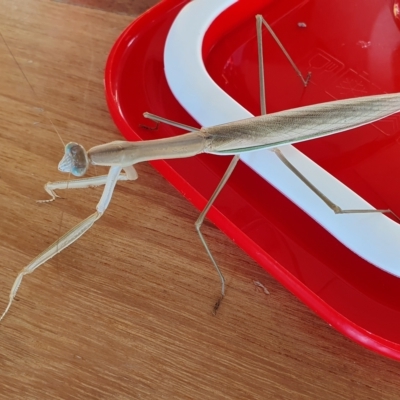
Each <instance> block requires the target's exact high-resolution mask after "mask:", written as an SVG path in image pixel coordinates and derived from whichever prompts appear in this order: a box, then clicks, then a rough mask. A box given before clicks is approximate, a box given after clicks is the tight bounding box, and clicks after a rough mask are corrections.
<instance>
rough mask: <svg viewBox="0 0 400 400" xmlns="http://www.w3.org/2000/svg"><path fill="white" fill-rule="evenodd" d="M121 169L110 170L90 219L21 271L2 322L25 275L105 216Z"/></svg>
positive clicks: (75, 239) (112, 168)
mask: <svg viewBox="0 0 400 400" xmlns="http://www.w3.org/2000/svg"><path fill="white" fill-rule="evenodd" d="M121 169H122V168H121V167H119V166H115V167H111V168H110V172H109V174H108V175H107V177H106V178H107V179H106V181H105V182H104V183H105V188H104V191H103V194H102V196H101V199H100V201H99V203H98V204H97V206H96V212H94V213H93V214H92V215H90V216H89V217H88V218H86V219H85V220H83V221H82V222H80V223H79V224H78V225H76V226H75V227H73V228H72V229H70V230H69V231H68V232H67V233H66V234H64V235H63V236H62V237H61V238H59V239H58V240H56V241H55V242H54V243H53V244H52V245H50V246H49V247H48V248H47V249H46V250H45V251H44V252H43V253H41V254H39V255H38V256H37V257H36V258H34V259H33V260H32V261H31V262H30V263H29V264H28V265H27V266H26V267H25V268H23V269H22V270H21V272H20V273H19V274H18V276H17V278H16V280H15V282H14V284H13V286H12V288H11V292H10V296H9V301H8V305H7V307H6V309H5V311H4V312H3V314H2V315H1V317H0V321H1V320H2V319H3V318H4V316H5V315H6V314H7V312H8V310H9V309H10V307H11V304H12V302H13V300H14V298H15V296H16V294H17V291H18V288H19V286H20V284H21V282H22V278H23V277H24V276H25V275H28V274H31V273H32V272H33V271H35V270H36V269H37V268H38V267H40V266H41V265H42V264H44V263H45V262H46V261H48V260H50V259H51V258H52V257H54V256H55V255H56V254H58V253H60V252H61V251H63V250H64V249H65V248H67V247H68V246H70V245H71V244H72V243H74V242H75V241H77V240H78V239H79V238H80V237H81V236H82V235H83V234H84V233H85V232H87V231H88V230H89V229H90V228H91V227H92V225H93V224H94V223H95V222H96V221H97V220H98V219H99V218H100V217H101V216H102V215H103V214H104V212H105V211H106V209H107V207H108V205H109V204H110V201H111V198H112V194H113V191H114V188H115V185H116V183H117V182H118V180H119V177H120V176H121V175H120V172H121Z"/></svg>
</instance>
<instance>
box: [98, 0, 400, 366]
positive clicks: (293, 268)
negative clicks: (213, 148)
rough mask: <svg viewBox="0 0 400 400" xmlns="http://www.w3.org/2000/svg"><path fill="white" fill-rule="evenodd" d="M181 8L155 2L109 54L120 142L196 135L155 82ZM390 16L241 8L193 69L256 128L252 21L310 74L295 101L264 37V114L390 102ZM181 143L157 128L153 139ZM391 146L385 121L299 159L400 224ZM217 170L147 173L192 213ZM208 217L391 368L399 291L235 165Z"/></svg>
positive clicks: (366, 9)
mask: <svg viewBox="0 0 400 400" xmlns="http://www.w3.org/2000/svg"><path fill="white" fill-rule="evenodd" d="M187 2H188V1H187V0H164V1H162V2H161V3H159V4H158V5H157V6H155V7H154V8H152V9H151V10H149V11H148V12H147V13H145V14H143V15H142V16H141V17H140V18H138V19H137V20H135V21H134V22H133V23H132V24H131V25H130V26H129V27H128V28H127V29H126V30H125V31H124V32H123V33H122V35H121V36H120V38H119V39H118V40H117V42H116V43H115V45H114V47H113V49H112V51H111V54H110V56H109V59H108V63H107V67H106V78H105V85H106V96H107V102H108V106H109V109H110V112H111V115H112V117H113V119H114V121H115V123H116V125H117V126H118V128H119V129H120V131H121V132H122V134H123V135H124V136H125V137H126V138H127V139H128V140H150V139H154V135H155V133H154V132H149V131H147V130H145V129H143V128H141V127H140V124H151V122H150V123H149V121H147V120H145V119H144V118H143V116H142V114H143V112H144V111H149V112H152V113H154V114H157V115H160V116H164V117H166V118H169V119H172V120H175V121H180V122H182V123H185V124H188V125H195V126H196V122H195V121H193V120H192V119H191V117H190V116H189V115H187V113H186V112H185V111H184V110H183V108H182V107H181V106H180V105H179V104H178V103H177V101H176V100H175V98H174V97H173V95H172V93H171V92H170V90H169V88H168V85H167V83H166V79H165V76H164V71H163V48H164V43H165V38H166V35H167V33H168V29H169V27H170V25H171V23H172V21H173V20H174V18H175V16H176V15H177V14H178V12H179V11H180V9H181V8H182V7H183V6H184V5H185V4H186V3H187ZM396 4H397V0H396V1H395V2H393V0H387V1H386V0H385V1H383V0H370V1H368V2H365V0H351V1H348V0H336V1H334V2H326V1H321V0H320V1H318V0H303V1H300V0H287V1H284V2H282V1H278V0H277V1H273V0H270V1H266V0H251V1H250V0H239V1H238V2H237V3H236V4H235V5H233V6H232V7H230V8H229V9H228V10H227V11H225V12H224V13H223V14H222V15H221V16H220V17H219V18H218V19H217V20H216V21H215V22H214V23H213V24H212V26H211V27H210V29H209V31H208V32H207V35H206V37H205V39H204V43H203V57H204V61H205V64H206V67H207V69H208V71H209V73H210V75H211V76H212V78H213V79H214V80H215V81H216V82H217V83H218V84H219V85H220V86H221V87H222V88H223V89H224V90H225V91H226V92H227V93H229V94H230V95H231V96H232V97H234V98H235V99H236V100H237V101H238V102H239V103H241V104H242V105H243V106H244V107H246V108H247V109H248V110H249V111H250V112H252V113H253V114H255V115H258V114H259V95H258V75H257V74H258V73H257V53H256V38H255V19H254V15H255V14H257V13H261V14H263V15H264V17H265V18H266V19H267V20H268V21H269V23H270V24H272V25H273V28H274V30H275V32H276V33H277V35H278V37H279V38H280V39H281V41H282V42H283V44H284V45H285V46H286V48H287V50H288V51H289V53H290V54H291V56H292V58H293V59H294V60H295V61H296V63H297V65H298V66H299V68H300V69H301V71H303V72H304V73H306V72H308V71H311V72H312V78H311V82H310V84H309V86H308V87H307V88H304V87H302V85H301V83H300V80H299V79H298V77H297V76H296V75H295V73H294V71H293V70H292V68H291V66H290V65H289V63H288V62H287V60H286V59H285V57H284V56H283V54H282V53H281V51H280V50H279V48H278V47H277V45H276V43H275V42H274V41H273V40H272V38H271V37H270V36H269V35H268V34H267V33H265V34H264V50H265V54H264V61H265V64H266V65H265V73H266V87H267V109H268V112H275V111H279V110H285V109H289V108H293V107H299V106H303V105H307V104H314V103H320V102H325V101H330V100H332V99H341V98H348V97H357V96H364V95H368V94H378V93H386V92H387V93H391V92H397V91H400V51H399V49H400V31H399V27H398V25H397V24H398V18H399V17H398V14H397V15H396V7H394V5H396ZM193 96H196V94H195V93H193ZM181 133H182V131H180V130H178V129H174V128H171V127H169V126H166V125H163V126H160V128H159V130H158V131H157V137H168V136H174V135H179V134H181ZM399 138H400V118H399V116H398V115H395V116H392V117H389V118H387V119H385V120H383V121H380V122H378V123H376V124H373V125H369V126H365V127H362V128H359V129H356V130H352V131H349V132H346V133H343V134H340V135H333V136H328V137H326V138H323V139H318V140H314V141H310V142H307V143H302V144H301V145H298V146H297V148H298V149H300V150H301V151H303V152H304V153H305V154H306V155H307V156H309V157H310V158H312V159H313V160H314V161H316V162H317V163H318V164H319V165H321V166H322V167H323V168H325V169H326V170H328V171H329V172H330V173H331V174H332V175H334V176H336V177H337V178H338V179H340V180H341V181H342V182H343V183H345V184H346V185H347V186H349V187H350V188H352V189H353V190H354V191H355V192H357V193H358V194H359V195H361V196H362V197H364V198H365V199H366V200H367V201H368V202H370V203H371V204H373V205H374V206H375V207H376V208H390V209H392V210H393V211H394V212H395V213H396V214H397V215H400V190H399V189H397V186H398V185H397V183H398V180H399V178H400V157H399V154H400V146H399ZM228 163H229V158H228V157H218V156H212V155H201V156H198V157H194V158H188V159H181V160H168V161H157V162H153V163H152V165H153V166H154V167H155V168H156V169H157V170H158V171H160V173H162V174H163V175H164V176H165V177H166V178H167V179H168V180H169V181H170V182H171V183H172V184H173V185H174V186H175V187H176V188H177V189H178V190H179V191H180V192H181V193H182V194H183V195H184V196H185V197H186V198H187V199H188V200H189V201H191V202H192V203H193V204H194V205H195V206H196V207H198V208H199V209H200V208H202V207H204V205H205V203H206V200H207V199H208V198H209V197H210V195H211V193H212V192H213V190H214V189H215V187H216V186H217V184H218V182H219V180H220V178H221V175H222V174H223V172H224V170H225V168H226V166H227V164H228ZM208 217H209V218H210V220H212V221H213V222H214V223H215V224H216V225H217V226H218V227H219V228H220V229H221V230H222V231H224V232H225V233H226V234H227V235H228V236H229V237H230V238H231V239H232V240H234V241H235V242H236V243H237V244H238V245H239V246H240V247H242V248H243V249H244V250H245V251H246V252H247V253H248V254H249V255H250V256H251V257H253V258H254V259H255V260H256V261H257V262H258V263H259V264H260V265H261V266H262V267H263V268H265V269H266V270H267V271H268V272H269V273H270V274H271V275H273V276H274V277H275V278H276V279H277V280H279V281H280V282H281V283H282V284H283V285H284V286H285V287H287V288H288V289H289V290H290V291H291V292H292V293H294V294H295V295H296V296H297V297H298V298H299V299H300V300H301V301H303V302H304V303H305V304H307V305H308V306H309V307H310V308H311V309H313V310H314V311H315V312H316V313H317V314H318V315H320V316H321V317H322V318H323V319H324V320H325V321H327V322H328V323H329V324H330V325H332V326H333V327H335V328H336V329H337V330H338V331H340V332H342V333H343V334H344V335H346V336H348V337H349V338H351V339H353V340H354V341H356V342H358V343H360V344H362V345H363V346H365V347H367V348H369V349H371V350H374V351H376V352H378V353H380V354H383V355H385V356H388V357H391V358H394V359H400V295H399V293H400V279H397V278H395V277H394V276H392V275H389V274H387V273H385V272H383V271H381V270H379V269H377V268H376V267H374V266H372V265H370V264H368V263H367V262H365V261H364V260H362V259H361V258H359V257H358V256H356V255H355V254H354V253H352V252H351V251H350V250H348V249H347V248H346V247H344V246H343V245H342V244H341V243H340V242H338V241H337V240H336V239H334V238H333V237H332V236H331V235H330V234H329V233H327V232H326V231H325V230H324V229H323V228H321V227H320V226H319V225H318V224H317V223H315V222H314V221H313V220H312V219H311V218H309V217H308V216H307V215H306V214H304V213H303V212H302V211H301V210H300V209H298V208H297V207H296V206H295V205H294V204H292V203H291V202H290V201H289V200H287V199H286V198H285V197H284V196H282V195H281V194H280V193H278V192H277V191H276V190H275V189H273V188H272V187H271V186H270V185H269V184H268V183H266V182H265V181H264V180H263V179H261V178H260V177H259V176H258V175H256V174H255V173H254V172H253V171H251V170H250V169H249V168H248V167H246V166H245V165H244V164H242V163H241V164H240V165H239V166H238V167H237V170H235V172H234V174H233V176H232V178H231V179H230V180H229V182H228V184H227V186H226V187H225V188H224V190H223V192H222V194H221V195H220V197H219V198H218V199H217V201H216V203H215V205H214V207H213V208H212V210H211V211H210V213H209V215H208ZM399 245H400V243H399ZM219 261H220V263H221V264H223V260H219ZM399 262H400V260H399Z"/></svg>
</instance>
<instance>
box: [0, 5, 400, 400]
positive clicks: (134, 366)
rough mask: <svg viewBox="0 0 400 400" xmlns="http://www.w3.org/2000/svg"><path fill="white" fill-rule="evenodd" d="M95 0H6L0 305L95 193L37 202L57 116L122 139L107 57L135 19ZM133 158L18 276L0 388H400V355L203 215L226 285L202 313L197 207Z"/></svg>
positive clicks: (289, 395)
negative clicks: (297, 288) (361, 336)
mask: <svg viewBox="0 0 400 400" xmlns="http://www.w3.org/2000/svg"><path fill="white" fill-rule="evenodd" d="M102 8H103V10H99V9H94V8H87V7H78V6H75V5H70V4H65V3H60V2H52V1H48V0H2V1H1V8H0V31H1V34H2V35H3V36H4V38H5V40H6V42H7V46H9V49H10V50H11V52H12V54H13V55H14V57H15V58H16V60H17V61H18V64H19V65H20V66H21V68H22V71H23V73H24V74H25V75H26V77H27V79H28V81H29V84H28V83H27V81H26V80H25V78H24V75H23V73H22V72H21V70H20V69H19V68H18V66H17V64H16V62H15V60H14V59H13V57H12V56H11V54H10V52H9V50H8V48H7V46H6V45H5V44H4V43H3V42H2V41H1V39H0V66H1V74H0V206H1V207H0V259H1V268H0V305H2V307H3V306H4V307H5V305H6V303H7V300H8V294H9V290H10V288H11V285H12V283H13V281H14V279H15V277H16V275H17V273H18V272H19V271H20V270H21V269H22V268H23V267H24V266H25V265H26V264H27V263H28V262H29V261H30V260H31V259H32V258H33V257H35V256H36V255H37V254H39V253H40V252H41V251H42V250H44V249H45V248H46V247H47V246H48V245H49V244H51V243H52V242H53V241H55V240H56V239H57V238H58V237H59V235H60V234H62V233H64V232H66V231H67V230H68V229H69V228H70V227H72V226H73V225H74V224H76V223H77V222H79V221H81V220H82V219H83V218H85V217H86V216H88V215H90V214H91V213H92V212H93V210H94V208H95V206H96V203H97V201H98V199H99V197H100V194H101V189H92V190H84V191H82V190H68V191H66V193H63V197H64V198H63V199H59V200H57V201H56V202H53V203H50V204H37V203H36V202H35V200H37V199H42V198H44V197H46V195H45V193H44V191H43V184H44V183H45V182H47V181H49V180H59V179H61V177H60V174H59V173H58V171H57V163H58V161H59V159H60V158H61V155H62V152H63V146H62V144H61V141H60V139H59V138H58V136H57V134H56V133H55V131H54V129H53V127H52V123H54V125H55V126H56V128H57V130H58V131H59V132H60V135H61V137H62V139H63V140H64V141H65V142H68V141H78V142H80V143H82V144H84V145H85V146H86V147H87V148H89V147H91V146H93V145H96V144H99V143H103V142H107V141H111V140H116V139H119V138H120V135H119V133H118V132H117V130H116V128H115V127H114V125H113V122H112V121H111V119H110V116H109V114H108V111H107V107H106V103H105V98H104V90H103V70H104V65H105V62H106V58H107V55H108V52H109V50H110V48H111V46H112V44H113V42H114V41H115V40H116V38H117V37H118V35H119V34H120V32H121V31H122V30H123V29H124V28H125V27H126V26H127V25H128V24H129V23H130V22H131V20H132V17H128V16H124V15H121V14H119V13H117V12H113V11H118V10H114V9H112V8H111V9H107V8H104V7H102ZM104 9H107V10H108V11H104ZM30 85H31V86H32V88H33V89H34V92H35V93H36V95H35V94H34V92H33V91H32V89H31V87H30ZM41 109H43V110H44V111H41ZM149 111H151V110H149ZM49 119H51V121H52V123H50V120H49ZM137 169H138V172H139V179H138V180H137V181H136V182H133V183H122V184H119V185H118V187H117V189H116V191H115V194H114V198H113V201H112V203H111V205H110V208H109V209H108V211H107V212H106V214H105V215H104V217H103V218H102V219H101V220H100V221H98V222H97V223H96V225H95V226H94V227H93V228H92V229H91V230H90V231H89V232H88V233H87V234H86V235H85V236H84V237H82V238H81V239H80V240H79V241H78V242H77V243H76V244H74V245H73V246H71V247H70V248H68V249H67V250H65V251H64V252H63V253H62V254H60V255H59V256H57V257H55V258H54V259H53V260H51V262H48V263H47V264H46V265H44V266H42V267H40V268H39V269H38V270H37V271H35V272H34V273H33V274H32V275H30V276H28V277H26V278H25V279H24V281H23V283H22V286H21V288H20V291H19V293H18V296H17V301H15V303H14V304H13V306H12V308H11V310H10V312H9V314H8V315H7V316H6V318H5V319H4V321H3V322H2V323H1V324H0V349H1V350H0V399H7V400H10V399H138V398H142V399H160V398H165V399H374V400H376V399H398V398H399V397H400V389H399V385H398V382H399V378H398V376H399V372H400V368H399V364H398V363H396V362H394V361H391V360H389V359H385V358H383V357H380V356H378V355H375V354H373V353H371V352H369V351H367V350H365V349H363V348H362V347H360V346H358V345H356V344H354V343H352V342H350V341H349V340H348V339H346V338H345V337H343V336H341V335H340V334H338V333H337V332H335V331H334V330H332V329H331V328H330V327H329V326H327V324H326V323H324V322H323V321H322V320H321V319H319V318H318V317H317V316H315V315H314V314H313V313H312V312H311V311H309V310H308V309H307V308H306V307H305V306H304V305H302V304H301V303H300V302H299V301H298V300H297V299H296V298H294V297H293V296H292V295H291V294H290V293H288V292H287V291H286V290H285V289H284V288H282V287H281V286H280V285H279V284H278V283H277V282H275V281H274V280H273V279H272V278H270V277H269V276H268V275H267V274H266V273H265V272H264V271H263V270H262V269H261V268H260V267H259V266H257V265H256V264H255V263H254V262H253V261H252V260H250V259H249V258H248V257H247V256H246V255H245V254H243V252H242V251H240V250H239V249H238V248H237V247H236V246H235V245H234V244H233V243H231V242H230V241H229V240H228V239H227V238H226V237H225V236H224V235H223V234H221V233H220V232H219V231H218V230H217V229H215V228H214V227H213V226H211V225H210V224H207V225H206V227H205V234H206V236H207V238H208V240H209V242H210V243H211V244H212V245H211V247H212V251H213V252H214V253H215V256H216V258H217V259H218V260H219V261H220V264H221V267H222V269H223V271H224V273H225V276H226V278H227V285H228V289H227V297H226V298H225V300H224V302H223V305H222V307H221V309H220V310H219V313H218V315H217V316H216V317H213V316H212V315H211V311H212V306H213V303H214V301H215V300H216V298H217V297H218V293H219V282H218V278H217V276H216V274H215V273H214V271H213V268H212V266H211V264H210V262H209V260H208V259H207V257H206V255H205V252H204V250H203V248H202V246H201V244H200V242H199V240H198V238H197V235H196V233H195V230H194V226H193V222H194V221H195V219H196V217H197V215H198V211H197V210H195V209H194V208H193V207H192V206H191V205H190V204H189V203H187V202H186V201H185V199H183V198H182V197H181V196H180V195H179V194H178V193H177V192H176V190H175V189H173V188H172V187H171V186H170V185H169V184H168V183H167V182H166V181H165V180H164V179H163V178H162V177H161V176H159V175H158V174H157V173H156V172H155V171H154V170H153V169H152V168H151V167H150V166H149V165H147V164H142V165H139V166H138V168H137ZM101 172H103V171H100V170H98V171H97V173H101ZM254 280H257V281H259V282H261V283H262V284H263V285H265V286H266V287H267V288H268V290H269V292H270V295H266V294H265V293H264V292H263V291H262V290H261V289H260V288H257V287H256V286H255V285H254V283H253V281H254Z"/></svg>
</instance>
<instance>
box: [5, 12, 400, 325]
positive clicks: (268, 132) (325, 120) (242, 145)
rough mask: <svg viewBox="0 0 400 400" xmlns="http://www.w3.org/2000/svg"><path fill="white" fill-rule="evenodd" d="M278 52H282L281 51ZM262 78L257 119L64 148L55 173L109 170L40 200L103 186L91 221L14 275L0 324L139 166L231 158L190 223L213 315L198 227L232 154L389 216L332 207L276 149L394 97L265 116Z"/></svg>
mask: <svg viewBox="0 0 400 400" xmlns="http://www.w3.org/2000/svg"><path fill="white" fill-rule="evenodd" d="M262 24H264V25H265V26H266V27H267V28H268V29H269V30H270V29H271V28H270V27H269V25H268V24H267V23H266V22H265V21H264V20H263V19H262V17H258V19H257V32H258V35H259V37H260V32H261V25H262ZM270 32H272V30H270ZM276 41H277V43H278V44H279V43H280V42H279V39H278V38H276ZM282 49H283V50H284V48H283V47H282ZM260 54H261V53H260ZM285 54H286V56H287V57H288V59H289V61H291V59H290V56H289V55H288V54H287V53H285ZM260 58H261V57H260ZM292 65H293V67H294V69H295V70H296V72H297V73H298V74H299V75H300V77H301V80H302V83H303V84H304V85H305V86H306V85H307V82H308V78H303V77H302V75H301V74H300V73H299V71H298V69H297V67H296V66H295V65H294V64H292ZM262 77H263V70H262V62H261V61H260V88H261V90H260V91H261V112H262V114H263V115H261V116H259V117H254V118H250V119H246V120H240V121H234V122H230V123H227V124H223V125H217V126H211V127H204V128H201V129H197V128H193V127H190V126H187V125H183V124H180V123H176V122H173V121H170V120H168V119H164V118H161V117H157V116H154V115H152V114H149V113H146V114H145V116H146V117H148V118H150V119H153V120H155V121H157V122H164V123H167V124H171V125H175V126H177V127H180V128H183V129H186V130H187V131H189V133H186V134H183V135H181V136H177V137H174V138H168V139H155V140H151V141H146V142H139V143H137V142H133V143H131V142H125V141H117V142H111V143H108V144H103V145H99V146H95V147H93V148H91V149H90V150H88V151H86V150H85V149H84V148H83V147H82V146H81V145H80V144H77V143H69V144H67V145H66V148H65V155H64V157H63V158H62V160H61V161H60V164H59V170H60V171H61V172H64V173H71V174H72V175H74V176H76V177H79V178H80V177H83V176H84V175H85V173H86V171H87V169H88V167H89V166H90V165H99V166H108V167H110V170H109V173H108V175H106V176H100V177H95V178H88V179H80V180H75V181H65V182H54V183H49V184H47V185H46V186H45V189H46V191H47V192H48V193H49V194H50V196H51V199H50V200H46V201H53V200H55V199H56V197H57V194H56V192H55V190H59V189H66V188H86V187H91V186H99V185H105V188H104V191H103V195H102V197H101V199H100V201H99V203H98V205H97V207H96V211H95V212H94V213H93V214H92V215H91V216H89V217H88V218H86V219H85V220H84V221H82V222H81V223H79V224H78V225H77V226H76V227H74V228H73V229H71V230H70V231H69V232H67V233H66V234H65V235H63V236H62V237H61V238H60V239H59V240H57V241H56V242H55V243H53V244H52V245H51V246H50V247H49V248H48V249H46V250H45V251H44V252H43V253H41V254H40V255H39V256H38V257H36V258H35V259H34V260H33V261H32V262H31V263H30V264H29V265H27V266H26V267H25V268H24V269H23V270H22V271H21V272H20V274H19V275H18V277H17V279H16V280H15V282H14V284H13V286H12V288H11V293H10V297H9V303H8V305H7V308H6V309H5V311H4V313H3V315H2V316H1V317H0V320H2V319H3V318H4V316H5V315H6V313H7V312H8V310H9V309H10V306H11V304H12V302H13V299H14V298H15V295H16V293H17V291H18V288H19V286H20V284H21V282H22V279H23V277H24V276H25V275H27V274H30V273H32V272H33V271H34V270H36V269H37V268H38V267H39V266H40V265H42V264H43V263H45V262H46V261H48V260H49V259H50V258H52V257H53V256H55V255H56V254H58V253H60V252H61V251H62V250H64V249H65V248H66V247H68V246H69V245H71V244H72V243H74V242H75V241H76V240H77V239H79V238H80V237H81V236H82V235H83V234H84V233H85V232H86V231H88V230H89V229H90V228H91V227H92V226H93V224H94V223H95V222H96V221H97V220H98V219H99V218H100V217H101V216H102V215H103V214H104V212H105V211H106V209H107V207H108V206H109V203H110V201H111V198H112V194H113V190H114V188H115V185H116V184H117V182H118V181H131V180H135V179H137V174H136V171H135V169H134V167H133V165H134V164H136V163H139V162H143V161H149V160H158V159H168V158H185V157H192V156H195V155H197V154H200V153H209V154H215V155H234V158H233V160H232V161H231V164H230V166H229V167H228V169H227V171H226V173H225V175H224V176H223V178H222V180H221V182H220V184H219V185H218V187H217V189H216V190H215V192H214V194H213V195H212V196H211V198H210V200H209V202H208V203H207V205H206V207H205V208H204V210H203V211H202V213H201V214H200V216H199V218H198V220H197V221H196V229H197V232H198V234H199V236H200V239H201V241H202V243H203V245H204V247H205V249H206V251H207V253H208V255H209V257H210V259H211V261H212V263H213V265H214V267H215V269H216V271H217V273H218V275H219V278H220V281H221V296H220V298H219V300H218V301H217V303H216V305H215V307H214V311H216V310H217V308H218V306H219V304H220V301H221V299H222V298H223V297H224V295H225V280H224V277H223V275H222V273H221V271H220V269H219V267H218V265H217V263H216V261H215V260H214V257H213V256H212V254H211V252H210V250H209V248H208V246H207V243H206V242H205V240H204V237H203V235H202V233H201V226H202V223H203V221H204V218H205V216H206V214H207V212H208V210H209V209H210V207H211V205H212V203H213V201H214V200H215V198H216V197H217V196H218V194H219V192H220V191H221V190H222V188H223V186H224V185H225V183H226V181H227V180H228V178H229V176H230V174H231V173H232V171H233V170H234V168H235V166H236V164H237V162H238V156H237V155H238V154H239V153H241V152H247V151H254V150H258V149H262V148H264V149H265V148H267V149H271V150H273V151H274V152H275V153H276V155H277V156H278V157H279V158H280V159H281V161H282V162H283V163H284V164H285V165H286V166H287V167H288V168H289V169H291V170H292V172H293V173H295V174H296V175H297V176H298V178H299V179H300V180H302V181H303V182H304V183H305V184H306V185H307V186H308V187H309V188H310V189H311V190H312V191H314V192H315V193H316V194H317V195H318V196H319V197H320V198H321V199H322V200H323V201H324V202H325V203H326V204H327V206H329V207H330V208H332V210H333V211H335V212H337V213H348V212H368V213H369V212H379V213H383V212H391V211H390V210H375V209H373V210H341V209H339V208H338V206H336V205H335V204H333V203H332V202H331V201H330V200H329V199H328V198H326V197H325V196H324V194H323V193H321V192H319V190H318V188H315V187H313V186H312V185H311V183H310V182H309V181H308V180H307V178H306V177H305V176H304V175H302V174H301V173H300V172H299V171H298V170H296V168H295V167H293V165H291V163H290V162H289V161H288V160H287V159H286V158H285V157H284V156H283V154H282V153H281V152H280V150H279V146H282V145H285V144H290V143H298V142H301V141H305V140H311V139H315V138H319V137H323V136H327V135H331V134H336V133H339V132H343V131H345V130H348V129H352V128H355V127H358V126H361V125H365V124H368V123H371V122H373V121H376V120H379V119H381V118H385V117H386V116H389V115H391V114H394V113H396V112H399V111H400V94H388V95H379V96H369V97H365V98H355V99H349V100H341V101H335V102H329V103H324V104H317V105H314V106H307V107H302V108H298V109H293V110H288V111H283V112H279V113H274V114H270V115H265V98H264V94H263V90H262V88H263V87H264V83H263V79H262Z"/></svg>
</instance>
